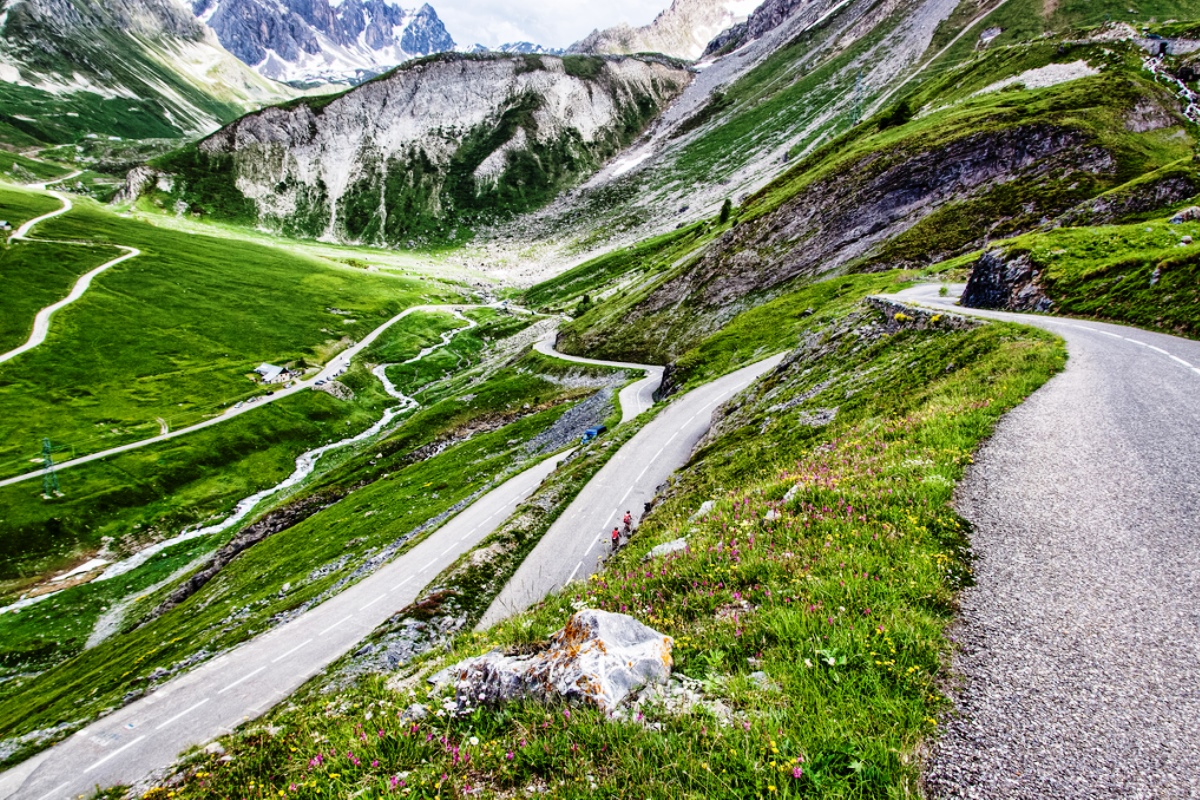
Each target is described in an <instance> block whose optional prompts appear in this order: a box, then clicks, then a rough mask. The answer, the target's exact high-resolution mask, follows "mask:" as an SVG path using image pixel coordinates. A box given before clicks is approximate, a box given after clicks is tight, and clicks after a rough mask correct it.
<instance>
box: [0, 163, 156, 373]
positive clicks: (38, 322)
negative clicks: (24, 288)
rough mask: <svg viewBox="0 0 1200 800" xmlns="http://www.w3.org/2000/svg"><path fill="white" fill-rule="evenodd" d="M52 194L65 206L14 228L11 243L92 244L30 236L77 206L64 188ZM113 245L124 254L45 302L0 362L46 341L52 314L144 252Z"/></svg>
mask: <svg viewBox="0 0 1200 800" xmlns="http://www.w3.org/2000/svg"><path fill="white" fill-rule="evenodd" d="M80 174H82V173H79V172H73V173H71V174H70V175H67V176H66V177H64V178H60V179H59V180H57V181H54V183H61V182H62V181H66V180H70V179H71V178H74V177H76V176H78V175H80ZM48 185H50V184H45V183H40V184H36V185H33V186H31V187H30V188H35V189H41V190H43V191H47V190H46V187H47V186H48ZM49 194H50V195H51V196H53V197H54V198H56V199H57V200H58V201H59V202H60V203H62V207H61V208H59V209H57V210H55V211H51V212H50V213H49V214H43V215H42V216H40V217H35V218H34V219H31V220H29V221H28V222H26V223H25V224H24V225H22V226H21V227H19V228H17V230H16V232H14V233H13V234H12V235H11V236H9V237H8V241H9V243H10V244H11V243H12V242H45V243H52V244H74V245H80V246H91V243H90V242H62V241H55V240H50V239H34V238H33V237H31V236H30V233H31V232H32V231H33V229H34V228H36V227H37V226H38V225H40V224H42V223H43V222H47V221H49V220H52V219H54V218H55V217H61V216H62V215H63V214H66V213H68V212H70V211H71V209H72V208H74V207H75V206H74V204H73V203H72V202H71V199H70V198H69V197H67V196H66V195H65V194H63V193H62V192H54V191H50V192H49ZM114 246H115V247H116V248H117V249H119V250H122V251H124V252H123V254H122V255H121V256H119V257H117V258H114V259H112V260H111V261H106V262H104V263H103V264H101V265H100V266H98V267H96V268H95V269H92V270H90V271H89V272H86V273H84V274H83V275H81V276H80V277H79V279H78V280H77V281H75V285H74V286H72V287H71V291H70V293H69V294H68V295H67V296H66V297H64V298H63V299H62V300H59V301H58V302H57V303H54V304H52V305H48V306H46V307H45V308H43V309H42V310H41V311H39V312H38V313H37V315H36V316H35V317H34V318H33V331H32V332H31V333H30V334H29V338H28V339H27V340H26V341H25V344H23V345H21V346H20V347H16V348H13V349H12V350H9V351H8V352H7V353H3V354H0V364H3V363H4V362H5V361H10V360H12V359H14V358H16V357H17V356H19V355H21V354H22V353H28V352H29V351H30V350H32V349H34V348H35V347H37V346H39V345H40V344H42V343H43V342H45V341H46V337H47V336H48V335H49V334H50V318H51V317H52V316H54V314H55V313H56V312H58V311H61V310H62V309H64V308H66V307H67V306H69V305H71V304H72V303H74V302H75V301H76V300H78V299H79V298H81V297H83V295H84V294H85V293H86V292H87V290H88V287H90V286H91V285H92V281H93V280H95V279H96V277H97V276H99V275H101V274H103V273H104V272H107V271H108V270H110V269H112V268H113V267H115V266H117V265H118V264H121V263H123V262H125V261H128V260H129V259H131V258H137V257H138V256H140V255H141V254H142V252H141V251H140V250H138V249H137V248H136V247H125V246H124V245H114Z"/></svg>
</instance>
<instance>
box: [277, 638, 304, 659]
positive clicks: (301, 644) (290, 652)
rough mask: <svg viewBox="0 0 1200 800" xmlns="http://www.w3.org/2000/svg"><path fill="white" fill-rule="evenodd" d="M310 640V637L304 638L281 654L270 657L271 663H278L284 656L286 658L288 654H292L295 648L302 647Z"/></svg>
mask: <svg viewBox="0 0 1200 800" xmlns="http://www.w3.org/2000/svg"><path fill="white" fill-rule="evenodd" d="M311 641H312V639H305V640H304V641H303V642H301V643H300V644H298V645H296V646H295V647H293V648H292V649H291V650H288V651H287V652H286V653H284V654H283V655H281V656H279V657H278V658H273V659H271V663H272V664H278V663H279V662H280V661H283V660H284V659H285V658H287V657H288V656H290V655H292V654H293V653H295V652H296V651H297V650H299V649H300V648H301V647H304V645H306V644H308V643H309V642H311Z"/></svg>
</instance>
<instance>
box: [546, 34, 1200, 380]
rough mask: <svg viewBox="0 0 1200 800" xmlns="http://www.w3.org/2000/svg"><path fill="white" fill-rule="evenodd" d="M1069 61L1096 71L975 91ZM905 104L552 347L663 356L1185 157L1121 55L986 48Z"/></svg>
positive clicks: (1187, 146) (1167, 104)
mask: <svg viewBox="0 0 1200 800" xmlns="http://www.w3.org/2000/svg"><path fill="white" fill-rule="evenodd" d="M1078 61H1083V62H1091V63H1092V64H1093V65H1094V67H1092V69H1094V70H1095V71H1096V72H1098V73H1099V74H1094V75H1087V74H1083V73H1081V74H1080V76H1079V77H1078V78H1077V79H1075V80H1069V81H1067V82H1065V83H1059V84H1057V85H1050V86H1045V87H1042V88H1028V89H1027V88H1025V87H1024V86H1023V85H1022V84H1019V85H1015V86H1012V87H1009V88H1006V89H1004V90H991V91H987V92H984V93H979V92H980V90H981V89H985V88H988V87H992V86H993V85H995V84H997V83H999V82H1002V81H1004V80H1006V79H1010V78H1016V77H1019V76H1021V75H1023V74H1024V73H1025V72H1027V71H1028V70H1032V69H1037V68H1040V67H1044V66H1046V65H1048V64H1054V63H1059V64H1068V63H1075V62H1078ZM906 103H907V109H908V110H907V111H906V112H905V114H902V115H898V114H897V113H896V108H892V109H889V110H887V111H885V112H882V113H881V114H880V115H879V116H877V117H876V118H874V119H872V120H868V121H867V122H865V123H863V124H862V125H860V126H858V127H857V128H855V129H854V130H853V131H851V132H849V133H847V134H845V135H843V136H842V137H840V138H839V139H837V140H835V141H833V142H831V143H830V144H828V145H826V146H824V147H822V148H820V149H819V150H817V151H816V152H814V153H813V154H812V155H811V156H810V157H808V158H806V159H804V160H802V161H800V162H799V163H798V164H797V165H796V166H794V167H793V168H792V169H791V170H789V171H788V172H787V173H785V174H784V175H782V176H780V177H779V178H778V179H776V180H775V181H773V182H772V183H771V184H769V185H768V186H767V187H765V188H764V189H762V190H761V191H759V192H758V193H757V194H755V195H753V196H751V197H750V198H748V199H747V200H746V201H745V203H743V204H742V206H741V207H740V208H739V209H737V211H736V212H735V213H734V215H733V221H732V222H733V227H732V228H731V229H730V230H728V231H726V232H724V233H721V235H720V236H719V237H716V238H714V239H712V240H711V241H710V242H708V243H706V242H704V241H703V240H701V241H698V242H697V244H698V245H703V246H702V247H698V248H697V250H696V255H695V256H694V257H693V258H691V259H683V260H682V261H679V262H677V263H676V265H675V267H674V268H673V269H671V270H668V271H666V272H663V273H660V276H659V277H657V279H656V280H649V281H647V282H645V283H643V284H641V285H640V286H637V287H635V288H634V289H633V290H632V291H630V292H629V293H628V294H626V295H625V296H624V297H623V298H621V299H620V301H618V302H615V303H609V304H606V305H605V306H604V307H602V308H597V309H594V310H592V311H590V312H589V313H588V314H586V315H584V316H583V317H582V318H580V319H579V320H578V321H576V322H575V323H573V324H572V325H571V326H569V327H568V328H567V330H566V332H565V338H564V346H565V347H568V348H571V351H572V352H585V351H586V352H589V353H593V354H595V353H603V354H607V355H610V356H620V357H629V358H635V359H645V360H650V361H654V362H658V363H667V362H670V361H673V360H674V359H676V358H678V357H679V356H680V355H682V353H683V352H685V351H686V350H688V349H689V348H691V347H693V346H694V345H696V344H697V343H698V342H700V341H701V340H702V339H703V338H704V337H705V336H706V335H707V334H709V333H711V332H712V331H714V330H717V329H718V328H720V327H721V326H722V325H724V324H726V323H727V322H728V321H729V320H730V319H732V318H733V316H734V315H736V314H737V313H738V312H740V311H741V310H744V309H745V308H748V307H750V306H752V305H757V304H760V303H762V302H766V301H768V300H770V299H771V297H772V296H774V295H776V294H778V293H780V292H782V291H784V290H785V289H786V287H788V286H789V285H790V283H789V282H793V281H801V282H808V281H811V280H812V279H814V278H817V277H821V276H826V275H829V274H843V273H846V272H853V271H864V270H866V271H877V270H881V269H887V268H892V267H896V266H920V265H927V264H931V263H935V262H937V261H939V260H942V259H944V258H947V257H952V256H955V255H958V254H961V253H964V252H969V251H971V250H974V249H976V248H978V247H980V246H981V245H982V244H983V243H984V242H985V241H987V240H989V239H996V238H1001V237H1004V236H1011V235H1013V234H1018V233H1023V232H1027V231H1030V230H1034V229H1036V228H1038V227H1040V226H1041V225H1043V224H1044V223H1045V222H1046V221H1047V220H1050V219H1053V218H1055V217H1057V216H1059V215H1062V214H1064V213H1066V212H1069V211H1071V210H1072V209H1073V208H1075V207H1077V206H1079V205H1080V204H1083V203H1085V202H1086V201H1089V200H1091V199H1092V198H1095V197H1097V196H1100V195H1103V194H1105V193H1109V192H1112V191H1114V190H1117V189H1118V187H1125V190H1127V191H1128V192H1130V193H1132V194H1134V195H1137V194H1138V193H1139V192H1141V193H1144V194H1146V195H1147V196H1148V197H1150V198H1153V197H1154V195H1155V191H1156V185H1154V184H1148V183H1145V181H1144V176H1146V175H1148V174H1151V173H1155V172H1157V171H1159V170H1163V169H1164V168H1167V167H1169V166H1171V165H1175V164H1177V163H1179V162H1180V160H1181V159H1188V160H1190V159H1191V157H1192V155H1193V154H1194V152H1195V150H1194V147H1195V141H1196V139H1195V134H1194V132H1193V130H1192V128H1191V126H1189V125H1187V124H1186V123H1185V121H1184V120H1183V119H1182V117H1180V116H1179V115H1178V113H1177V111H1176V109H1177V108H1178V103H1177V101H1176V100H1175V98H1173V97H1172V96H1171V95H1170V94H1168V93H1167V92H1166V91H1165V90H1164V89H1162V88H1160V87H1159V86H1157V85H1155V84H1153V83H1151V82H1149V81H1148V80H1146V75H1145V74H1144V73H1142V72H1141V71H1140V59H1139V56H1138V55H1137V52H1135V51H1133V50H1130V49H1128V48H1125V49H1121V48H1117V47H1113V46H1109V47H1101V46H1099V45H1093V44H1086V43H1085V44H1079V45H1068V44H1060V43H1053V42H1052V43H1046V44H1042V43H1038V44H1034V45H1030V46H1021V47H1014V48H1012V49H1009V50H1003V51H997V52H994V53H990V54H987V55H984V56H981V57H980V58H978V59H976V60H974V61H973V62H971V63H970V64H968V65H966V66H963V67H962V68H960V69H958V70H957V71H955V72H953V73H950V74H947V75H946V76H944V77H942V78H941V79H939V80H938V81H936V82H934V83H931V84H929V85H927V86H925V87H923V88H922V89H921V90H920V91H918V92H917V93H915V94H914V95H912V97H910V98H908V99H907V101H906ZM717 232H719V231H714V236H715V233H717ZM593 266H594V265H593Z"/></svg>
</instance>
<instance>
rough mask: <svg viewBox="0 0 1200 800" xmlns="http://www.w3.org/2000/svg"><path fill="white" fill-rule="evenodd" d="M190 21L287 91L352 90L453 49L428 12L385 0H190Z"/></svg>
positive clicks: (432, 13)
mask: <svg viewBox="0 0 1200 800" xmlns="http://www.w3.org/2000/svg"><path fill="white" fill-rule="evenodd" d="M193 11H194V12H195V15H196V17H197V18H198V19H199V20H201V21H202V22H205V23H207V24H208V26H209V27H211V28H212V29H213V31H214V32H215V33H216V35H217V38H218V39H219V40H220V42H221V44H222V45H224V46H225V47H226V48H227V49H228V50H229V51H230V52H232V53H233V54H234V55H235V56H237V57H238V58H239V59H241V60H242V61H243V62H245V63H246V64H249V65H250V66H252V67H254V69H255V70H257V71H258V73H259V74H261V75H263V76H265V77H268V78H272V79H274V80H279V81H284V82H288V83H351V84H353V83H359V82H361V81H362V80H364V79H366V78H370V77H373V76H374V75H378V74H379V73H381V72H384V71H386V70H388V69H390V68H392V67H394V66H396V65H397V64H401V63H403V62H404V61H407V60H409V59H411V58H414V57H418V56H426V55H431V54H433V53H440V52H445V51H449V50H453V49H454V46H455V45H454V39H453V38H452V37H451V36H450V34H449V33H448V32H447V31H446V27H445V25H443V24H442V21H441V19H440V18H439V17H438V15H437V11H436V10H435V9H434V8H433V6H431V5H429V4H428V3H426V4H425V5H423V6H421V7H420V8H418V9H406V8H403V7H401V6H400V5H397V4H396V3H395V2H392V0H333V2H331V0H196V2H195V4H194V6H193Z"/></svg>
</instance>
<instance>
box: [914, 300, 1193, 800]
mask: <svg viewBox="0 0 1200 800" xmlns="http://www.w3.org/2000/svg"><path fill="white" fill-rule="evenodd" d="M1036 324H1041V325H1043V326H1045V327H1048V328H1052V329H1053V330H1055V331H1056V332H1058V333H1060V334H1062V335H1063V336H1064V337H1065V338H1066V339H1067V342H1068V346H1069V348H1070V353H1071V360H1070V363H1069V365H1068V368H1067V370H1066V371H1065V372H1064V373H1063V374H1062V375H1060V376H1058V377H1056V378H1055V379H1053V380H1052V381H1051V382H1050V383H1049V384H1047V385H1046V386H1045V387H1044V388H1043V389H1042V390H1041V391H1039V392H1038V393H1037V394H1035V395H1034V397H1033V398H1031V399H1030V400H1029V402H1027V403H1026V404H1025V405H1023V406H1021V407H1020V408H1018V409H1017V410H1015V411H1014V412H1012V413H1011V414H1009V415H1008V416H1007V417H1005V419H1004V420H1003V421H1002V423H1001V424H1000V426H999V427H998V429H997V431H996V434H995V436H994V437H993V438H992V439H991V440H990V442H989V443H988V444H987V445H986V446H985V447H984V448H983V449H982V450H981V452H980V454H979V457H978V459H977V463H976V465H975V466H974V467H973V468H972V469H971V470H970V472H969V474H968V476H967V478H966V480H965V481H964V482H963V483H962V485H961V486H960V491H959V496H958V502H957V505H958V508H959V510H960V512H961V513H962V514H963V515H964V516H965V517H966V518H967V519H969V520H971V522H972V523H973V525H974V533H973V536H972V542H973V547H974V550H975V554H976V558H977V561H976V563H975V571H976V580H977V583H976V585H975V586H974V587H972V588H970V589H968V590H966V591H965V592H964V593H963V595H962V598H961V603H962V612H961V621H960V623H959V624H958V626H957V629H956V631H955V636H956V638H957V640H958V644H959V646H960V651H959V653H958V655H957V657H956V659H955V670H956V672H957V674H958V676H959V681H960V685H959V687H958V692H957V695H956V697H955V700H956V703H957V706H958V712H957V713H956V714H955V715H953V716H951V717H950V718H948V719H947V720H945V721H944V724H945V729H944V730H943V733H942V735H941V737H940V738H939V739H938V740H937V741H936V742H934V743H933V748H932V754H931V758H930V761H929V764H928V767H927V771H926V776H925V783H926V786H925V788H926V790H927V794H928V795H930V796H932V797H936V798H1030V799H1032V798H1038V799H1039V800H1041V799H1042V798H1156V799H1157V798H1200V636H1198V632H1200V375H1198V374H1196V372H1195V371H1194V370H1190V369H1188V368H1186V367H1184V366H1181V365H1180V364H1178V363H1176V362H1173V361H1172V360H1170V355H1173V356H1175V357H1177V358H1182V359H1185V360H1187V361H1189V362H1190V363H1191V364H1193V365H1197V366H1200V343H1197V342H1192V341H1187V340H1182V339H1177V338H1174V337H1167V336H1161V335H1158V334H1150V333H1145V332H1142V331H1136V330H1133V329H1129V328H1120V327H1118V326H1110V325H1100V324H1096V323H1087V324H1086V326H1083V325H1071V324H1067V325H1064V324H1063V323H1060V322H1050V321H1049V320H1046V321H1043V322H1038V323H1036ZM1089 329H1090V330H1089ZM1100 331H1107V334H1105V333H1101V332H1100ZM1114 334H1119V335H1117V336H1114ZM1121 336H1124V337H1128V338H1127V339H1124V340H1122V339H1121V338H1120V337H1121ZM1129 339H1137V340H1138V343H1135V342H1130V341H1129ZM1139 343H1140V344H1139ZM1147 344H1148V345H1151V346H1156V347H1159V348H1162V349H1163V350H1166V351H1168V353H1169V354H1170V355H1163V354H1160V353H1156V352H1154V351H1153V350H1151V349H1149V348H1148V347H1146V346H1145V345H1147Z"/></svg>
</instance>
